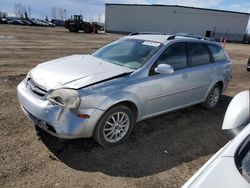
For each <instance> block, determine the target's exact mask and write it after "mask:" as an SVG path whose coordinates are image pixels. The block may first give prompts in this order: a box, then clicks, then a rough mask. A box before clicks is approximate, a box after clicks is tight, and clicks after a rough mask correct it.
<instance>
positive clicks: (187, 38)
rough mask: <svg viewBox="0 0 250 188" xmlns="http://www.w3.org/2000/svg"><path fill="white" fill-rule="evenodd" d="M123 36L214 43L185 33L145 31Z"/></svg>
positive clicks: (166, 41) (162, 41)
mask: <svg viewBox="0 0 250 188" xmlns="http://www.w3.org/2000/svg"><path fill="white" fill-rule="evenodd" d="M125 38H127V39H139V40H145V41H153V42H159V43H164V44H166V43H168V42H170V41H174V40H178V39H179V40H182V41H183V40H184V41H187V42H192V41H196V42H205V43H210V44H211V43H216V42H214V41H211V40H210V39H209V38H206V37H202V36H198V35H190V34H189V35H185V34H182V33H181V34H176V35H167V34H147V33H145V34H144V33H132V34H130V35H128V36H126V37H125Z"/></svg>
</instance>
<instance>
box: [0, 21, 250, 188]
mask: <svg viewBox="0 0 250 188" xmlns="http://www.w3.org/2000/svg"><path fill="white" fill-rule="evenodd" d="M119 37H120V35H113V34H97V35H92V34H83V33H78V34H76V33H69V32H68V31H67V30H65V29H64V28H60V27H56V28H40V27H26V26H11V25H0V46H1V48H0V138H1V141H0V151H1V152H0V187H119V188H122V187H146V188H147V187H154V188H155V187H180V186H181V185H182V184H183V183H184V182H185V181H187V179H188V178H190V177H191V176H192V175H193V174H194V172H195V171H197V170H198V169H199V168H200V167H201V166H202V164H204V163H205V162H206V161H207V160H208V159H209V158H210V157H211V156H212V155H213V154H214V153H215V152H216V151H217V150H218V149H219V148H221V147H222V146H223V145H224V144H225V143H226V142H227V141H228V140H227V138H226V136H225V135H224V134H223V133H222V131H221V125H222V121H223V118H224V114H225V111H226V108H227V106H228V104H229V102H230V100H231V99H232V97H233V96H234V95H235V94H236V93H238V92H240V91H242V90H246V89H250V84H249V83H250V73H248V72H246V62H247V59H248V57H249V55H250V45H243V44H228V45H227V47H226V50H227V51H228V53H229V55H230V57H231V58H232V60H233V78H232V80H231V82H230V85H229V88H228V90H227V91H226V92H225V93H224V94H223V96H222V98H221V100H220V103H219V105H218V106H217V108H216V109H214V110H212V111H207V110H205V109H203V108H202V107H200V106H199V105H196V106H192V107H189V108H186V109H183V110H179V111H176V112H172V113H168V114H166V115H162V116H159V117H155V118H152V119H148V120H145V121H143V122H140V123H138V124H136V126H135V129H134V131H133V133H132V135H131V136H130V138H129V139H128V140H127V142H126V143H124V144H122V145H120V146H118V147H115V148H112V149H104V148H102V147H100V146H99V145H97V144H96V143H95V142H94V140H93V139H78V140H70V141H64V142H62V141H59V140H58V139H56V138H54V137H52V136H49V135H48V134H46V133H44V132H43V131H36V130H35V127H34V124H33V123H32V122H30V121H29V120H28V119H27V118H26V117H25V116H24V114H23V113H22V112H21V109H20V107H19V104H18V101H17V97H16V86H17V84H18V83H19V82H21V80H22V79H23V78H24V77H25V75H26V74H27V72H28V71H29V70H30V69H31V68H32V67H34V66H36V65H37V64H39V63H42V62H44V61H47V60H51V59H55V58H59V57H62V56H67V55H71V54H84V53H85V54H86V53H90V52H92V51H94V50H95V49H97V48H99V47H101V46H102V45H103V44H105V43H108V42H110V41H112V40H115V39H117V38H119Z"/></svg>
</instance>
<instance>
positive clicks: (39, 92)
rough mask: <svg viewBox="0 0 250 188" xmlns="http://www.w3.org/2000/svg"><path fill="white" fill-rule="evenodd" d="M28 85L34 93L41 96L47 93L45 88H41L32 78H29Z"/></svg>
mask: <svg viewBox="0 0 250 188" xmlns="http://www.w3.org/2000/svg"><path fill="white" fill-rule="evenodd" d="M27 87H28V88H29V90H30V91H31V92H32V93H34V94H36V95H38V96H39V97H44V96H45V95H46V93H47V91H46V90H45V89H43V88H41V87H40V86H39V85H38V84H36V83H35V82H34V81H33V80H32V79H31V78H29V79H28V80H27Z"/></svg>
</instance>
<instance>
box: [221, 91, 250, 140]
mask: <svg viewBox="0 0 250 188" xmlns="http://www.w3.org/2000/svg"><path fill="white" fill-rule="evenodd" d="M249 94H250V92H249V91H243V92H240V93H238V94H237V95H236V96H235V97H234V98H233V100H232V101H231V102H230V104H229V106H228V108H227V111H226V114H225V117H224V121H223V125H222V130H225V131H228V132H229V135H230V137H235V136H236V135H237V134H238V133H239V132H240V130H241V129H242V128H244V126H245V125H246V123H249V120H250V99H249V98H250V96H249Z"/></svg>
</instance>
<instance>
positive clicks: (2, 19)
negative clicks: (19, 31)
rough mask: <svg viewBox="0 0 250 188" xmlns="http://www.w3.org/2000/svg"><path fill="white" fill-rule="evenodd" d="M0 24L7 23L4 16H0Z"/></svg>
mask: <svg viewBox="0 0 250 188" xmlns="http://www.w3.org/2000/svg"><path fill="white" fill-rule="evenodd" d="M0 24H8V20H7V19H6V18H0Z"/></svg>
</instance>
